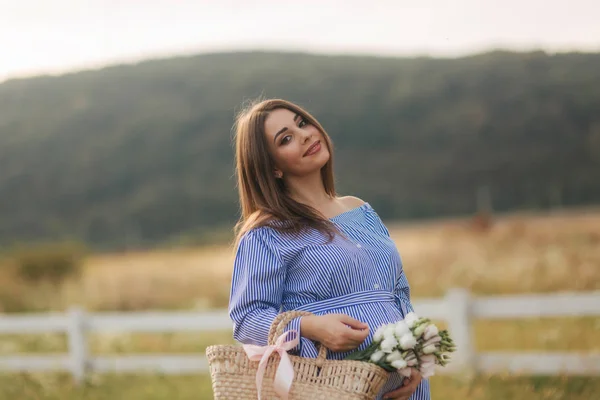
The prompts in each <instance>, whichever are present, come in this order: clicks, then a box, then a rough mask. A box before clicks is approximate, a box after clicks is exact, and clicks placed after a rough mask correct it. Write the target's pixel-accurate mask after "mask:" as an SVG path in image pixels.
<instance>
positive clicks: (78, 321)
mask: <svg viewBox="0 0 600 400" xmlns="http://www.w3.org/2000/svg"><path fill="white" fill-rule="evenodd" d="M67 336H68V341H69V356H70V358H71V374H72V375H73V379H74V380H75V382H76V383H77V384H79V383H81V382H83V379H84V378H85V372H86V367H87V343H86V337H85V313H84V311H83V310H82V309H81V308H79V307H71V308H70V309H69V326H68V329H67Z"/></svg>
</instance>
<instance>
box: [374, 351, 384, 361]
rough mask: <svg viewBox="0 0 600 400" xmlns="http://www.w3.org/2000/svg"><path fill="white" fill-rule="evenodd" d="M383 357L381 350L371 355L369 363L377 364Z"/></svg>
mask: <svg viewBox="0 0 600 400" xmlns="http://www.w3.org/2000/svg"><path fill="white" fill-rule="evenodd" d="M384 355H385V353H384V352H383V351H381V350H379V351H376V352H375V353H373V354H371V361H373V362H374V363H376V362H378V361H379V360H381V358H382V357H383V356H384Z"/></svg>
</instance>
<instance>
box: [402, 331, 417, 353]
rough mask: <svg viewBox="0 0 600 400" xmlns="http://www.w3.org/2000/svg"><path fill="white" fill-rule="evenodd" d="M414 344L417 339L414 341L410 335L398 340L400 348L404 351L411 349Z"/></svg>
mask: <svg viewBox="0 0 600 400" xmlns="http://www.w3.org/2000/svg"><path fill="white" fill-rule="evenodd" d="M416 344H417V339H415V337H414V336H413V335H412V334H410V333H407V334H406V335H403V336H402V337H401V338H400V347H402V348H403V349H404V350H408V349H412V348H414V347H415V345H416Z"/></svg>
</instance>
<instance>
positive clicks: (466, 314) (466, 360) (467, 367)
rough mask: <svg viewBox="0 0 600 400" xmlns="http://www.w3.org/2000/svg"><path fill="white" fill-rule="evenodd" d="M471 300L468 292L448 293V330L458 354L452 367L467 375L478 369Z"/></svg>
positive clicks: (455, 354) (453, 359)
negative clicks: (472, 331) (472, 332)
mask: <svg viewBox="0 0 600 400" xmlns="http://www.w3.org/2000/svg"><path fill="white" fill-rule="evenodd" d="M470 298H471V296H470V294H469V291H468V290H466V289H460V288H452V289H449V290H448V292H447V293H446V299H445V300H446V307H447V310H448V319H447V320H448V329H449V331H450V335H451V336H452V339H453V340H454V343H455V344H456V352H455V353H454V354H453V355H452V362H451V363H450V365H451V366H452V367H453V368H456V369H457V370H459V371H463V372H466V373H473V372H475V369H476V365H475V364H476V360H475V346H474V343H473V335H472V334H471V330H472V326H471V302H470ZM452 364H454V365H452ZM469 375H470V374H469Z"/></svg>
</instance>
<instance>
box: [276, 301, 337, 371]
mask: <svg viewBox="0 0 600 400" xmlns="http://www.w3.org/2000/svg"><path fill="white" fill-rule="evenodd" d="M308 315H313V313H310V312H308V311H286V312H283V313H280V314H278V315H277V316H276V317H275V319H274V320H273V322H272V323H271V329H269V345H274V344H275V341H276V340H277V338H278V337H279V336H281V335H282V334H283V331H284V329H285V327H286V326H287V325H288V324H289V323H290V322H291V321H292V320H293V319H294V318H298V317H303V316H308ZM318 346H319V354H318V355H317V358H316V364H317V367H319V368H320V367H322V366H323V363H324V362H325V359H326V358H327V347H325V346H323V345H322V344H321V343H319V344H318Z"/></svg>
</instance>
